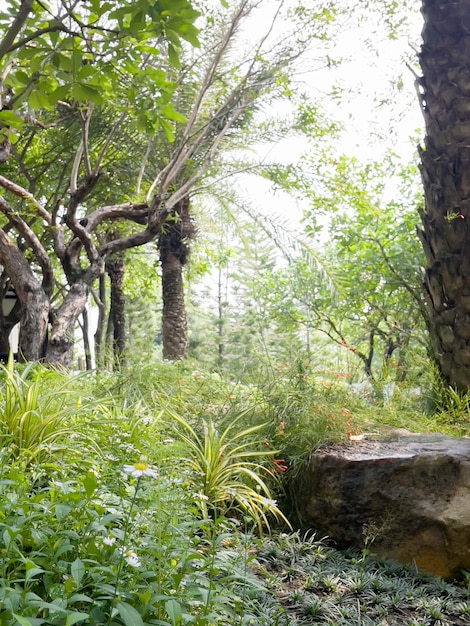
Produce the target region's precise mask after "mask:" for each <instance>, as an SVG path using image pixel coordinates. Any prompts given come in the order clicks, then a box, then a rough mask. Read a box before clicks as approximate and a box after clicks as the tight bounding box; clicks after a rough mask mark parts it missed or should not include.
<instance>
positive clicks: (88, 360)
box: [82, 307, 93, 371]
mask: <svg viewBox="0 0 470 626" xmlns="http://www.w3.org/2000/svg"><path fill="white" fill-rule="evenodd" d="M82 319H83V324H82V335H83V348H84V350H85V367H86V369H87V370H88V371H90V370H91V369H93V364H92V362H91V347H90V336H89V334H88V333H89V331H90V325H89V323H88V311H87V310H86V307H85V308H84V309H83V313H82Z"/></svg>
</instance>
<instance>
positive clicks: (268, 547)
mask: <svg viewBox="0 0 470 626" xmlns="http://www.w3.org/2000/svg"><path fill="white" fill-rule="evenodd" d="M255 563H257V565H256V569H255V573H256V574H257V576H258V577H261V578H262V579H263V580H264V581H265V582H266V584H267V588H268V593H267V596H266V598H267V599H268V598H269V603H271V602H274V603H276V604H277V605H278V617H277V618H274V616H273V621H272V623H273V626H274V624H279V625H281V624H283V625H284V624H289V625H291V626H307V625H309V624H312V625H313V624H324V625H325V626H372V625H374V626H405V625H406V626H428V625H432V626H464V625H467V626H468V625H469V624H470V589H469V584H468V583H469V580H468V578H466V577H465V575H464V578H463V581H462V582H459V583H450V582H446V581H444V580H442V579H440V578H434V577H431V576H425V575H420V574H419V573H417V572H416V571H414V570H413V569H412V568H408V567H402V566H399V565H397V564H396V563H393V562H391V561H389V560H386V559H379V558H376V557H374V556H373V555H369V554H367V553H366V552H362V553H361V552H359V551H357V550H350V551H338V550H336V549H334V548H333V547H331V546H330V545H329V544H328V543H327V542H325V541H316V540H315V539H310V540H308V539H306V538H301V537H300V536H299V534H295V533H294V534H291V535H288V534H283V535H280V536H279V537H277V538H274V537H273V538H269V539H266V540H264V541H263V542H262V544H261V546H260V547H259V549H258V550H257V553H256V559H255ZM281 616H282V617H281Z"/></svg>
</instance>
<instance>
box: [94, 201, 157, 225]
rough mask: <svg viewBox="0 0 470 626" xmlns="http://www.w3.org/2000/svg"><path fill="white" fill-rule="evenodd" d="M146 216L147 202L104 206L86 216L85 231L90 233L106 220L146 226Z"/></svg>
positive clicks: (147, 212) (147, 213) (147, 214)
mask: <svg viewBox="0 0 470 626" xmlns="http://www.w3.org/2000/svg"><path fill="white" fill-rule="evenodd" d="M148 216H149V204H148V202H142V203H141V204H135V203H132V202H127V203H126V204H115V205H111V206H104V207H101V208H99V209H97V210H96V211H93V213H91V214H90V215H87V216H86V218H85V219H86V229H87V231H88V232H89V233H91V232H93V231H94V230H95V229H96V227H97V226H98V225H99V224H101V223H102V222H105V221H107V220H119V219H127V220H130V221H132V222H135V223H136V224H146V223H147V220H148Z"/></svg>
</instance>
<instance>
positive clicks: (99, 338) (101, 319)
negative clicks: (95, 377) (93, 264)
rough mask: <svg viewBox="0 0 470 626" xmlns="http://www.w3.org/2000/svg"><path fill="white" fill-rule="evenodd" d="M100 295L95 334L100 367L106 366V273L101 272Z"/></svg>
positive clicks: (96, 363) (96, 355) (96, 359)
mask: <svg viewBox="0 0 470 626" xmlns="http://www.w3.org/2000/svg"><path fill="white" fill-rule="evenodd" d="M98 280H99V288H98V290H99V291H98V297H95V301H96V304H97V306H98V309H99V313H98V323H97V325H96V332H95V335H94V342H95V365H96V367H97V368H98V369H99V368H100V367H103V366H104V352H105V350H103V336H104V323H105V320H106V282H105V275H104V274H101V276H100V277H99V279H98Z"/></svg>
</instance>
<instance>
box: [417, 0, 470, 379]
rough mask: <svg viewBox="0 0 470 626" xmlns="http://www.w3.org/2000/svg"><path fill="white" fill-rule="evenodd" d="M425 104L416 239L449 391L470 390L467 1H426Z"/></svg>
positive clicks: (422, 97)
mask: <svg viewBox="0 0 470 626" xmlns="http://www.w3.org/2000/svg"><path fill="white" fill-rule="evenodd" d="M422 13H423V16H424V28H423V32H422V36H423V45H422V48H421V53H420V56H419V59H420V64H421V69H422V74H423V76H422V78H421V79H420V80H419V81H418V82H419V92H420V101H421V106H422V110H423V115H424V119H425V123H426V139H425V145H424V149H422V150H421V151H420V153H421V175H422V180H423V185H424V194H425V207H424V210H423V211H422V212H421V220H422V229H420V230H419V236H420V239H421V242H422V245H423V248H424V252H425V255H426V267H425V268H423V279H424V280H423V282H424V290H425V298H426V305H427V310H428V327H429V331H430V336H431V343H432V348H433V353H434V357H435V359H436V361H437V363H438V366H439V369H440V371H441V373H442V374H443V376H444V377H445V379H446V380H447V381H448V382H449V384H451V385H453V386H455V387H458V388H460V389H464V390H466V389H469V388H470V79H469V72H468V58H469V56H470V0H453V1H452V2H436V1H435V0H423V2H422Z"/></svg>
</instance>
